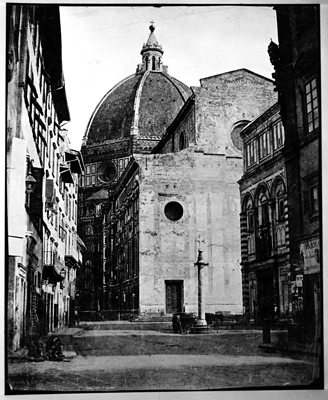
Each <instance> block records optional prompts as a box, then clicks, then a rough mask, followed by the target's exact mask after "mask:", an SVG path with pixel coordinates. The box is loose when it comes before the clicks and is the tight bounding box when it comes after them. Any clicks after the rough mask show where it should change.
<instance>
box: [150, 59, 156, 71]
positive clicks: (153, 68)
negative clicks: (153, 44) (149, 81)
mask: <svg viewBox="0 0 328 400" xmlns="http://www.w3.org/2000/svg"><path fill="white" fill-rule="evenodd" d="M151 69H152V70H153V71H155V70H156V58H155V56H153V57H152V67H151Z"/></svg>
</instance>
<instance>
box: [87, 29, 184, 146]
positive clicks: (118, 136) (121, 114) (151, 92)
mask: <svg viewBox="0 0 328 400" xmlns="http://www.w3.org/2000/svg"><path fill="white" fill-rule="evenodd" d="M154 30H155V27H154V25H153V24H152V25H151V26H150V35H149V38H148V41H147V43H146V44H144V45H143V47H142V50H141V55H142V63H141V64H139V65H138V67H137V71H136V73H135V74H134V75H131V76H129V77H127V78H126V79H124V80H122V81H121V82H119V83H118V84H117V85H116V86H114V87H113V88H112V89H111V90H110V91H109V92H107V93H106V95H105V96H104V97H103V99H102V100H101V101H100V103H99V104H98V106H97V108H96V109H95V111H94V113H93V115H92V116H91V119H90V121H89V124H88V127H87V130H86V135H85V137H84V145H87V146H88V145H96V144H102V143H105V142H106V143H109V142H111V141H114V142H116V143H117V142H119V141H120V140H123V141H125V142H126V140H127V139H128V138H130V137H134V138H135V139H136V140H137V141H139V140H148V141H150V142H151V143H153V144H154V143H155V142H156V141H159V140H160V139H161V137H162V136H163V135H164V132H165V130H166V128H167V127H168V126H169V125H170V124H171V123H172V121H173V120H174V118H175V117H176V116H177V114H178V112H179V111H180V110H181V108H182V106H183V105H184V103H185V101H186V100H187V99H188V97H189V96H190V95H191V90H190V88H189V87H188V86H186V85H184V84H183V83H182V82H180V81H179V80H177V79H175V78H173V77H172V76H170V75H169V74H168V72H167V67H166V66H164V65H163V64H162V56H163V53H164V52H163V49H162V46H161V45H159V44H158V41H157V39H156V37H155V34H154Z"/></svg>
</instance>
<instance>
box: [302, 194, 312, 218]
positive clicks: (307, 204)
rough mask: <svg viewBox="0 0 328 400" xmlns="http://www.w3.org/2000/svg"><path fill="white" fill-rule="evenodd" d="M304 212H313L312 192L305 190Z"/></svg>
mask: <svg viewBox="0 0 328 400" xmlns="http://www.w3.org/2000/svg"><path fill="white" fill-rule="evenodd" d="M303 211H304V214H308V213H309V212H311V201H310V191H309V190H303Z"/></svg>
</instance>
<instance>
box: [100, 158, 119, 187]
mask: <svg viewBox="0 0 328 400" xmlns="http://www.w3.org/2000/svg"><path fill="white" fill-rule="evenodd" d="M99 172H100V173H99V180H100V181H102V182H105V183H108V182H112V181H113V180H114V179H115V177H116V168H115V165H114V164H113V163H109V164H103V165H102V166H101V167H100V171H99Z"/></svg>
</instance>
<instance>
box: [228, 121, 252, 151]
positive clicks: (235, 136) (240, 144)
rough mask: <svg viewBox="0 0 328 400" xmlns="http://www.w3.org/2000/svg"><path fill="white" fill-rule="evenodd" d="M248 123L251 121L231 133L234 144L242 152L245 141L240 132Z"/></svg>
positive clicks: (243, 123)
mask: <svg viewBox="0 0 328 400" xmlns="http://www.w3.org/2000/svg"><path fill="white" fill-rule="evenodd" d="M248 123H249V121H244V122H241V123H240V124H238V125H237V126H235V127H234V128H233V130H232V132H231V140H232V143H233V145H234V146H235V147H236V148H237V149H238V150H240V151H241V150H242V149H243V139H242V138H241V137H240V132H241V130H242V129H243V128H244V127H245V126H246V125H247V124H248Z"/></svg>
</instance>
